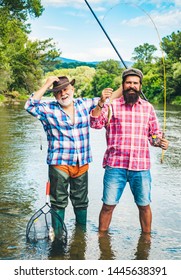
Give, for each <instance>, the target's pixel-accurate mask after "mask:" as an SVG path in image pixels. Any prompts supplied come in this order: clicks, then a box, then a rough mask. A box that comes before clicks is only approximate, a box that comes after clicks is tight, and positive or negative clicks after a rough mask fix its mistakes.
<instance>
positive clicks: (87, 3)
mask: <svg viewBox="0 0 181 280" xmlns="http://www.w3.org/2000/svg"><path fill="white" fill-rule="evenodd" d="M84 1H85V3H86V4H87V6H88V8H89V10H90V11H91V13H92V14H93V16H94V18H95V19H96V21H97V22H98V24H99V26H100V27H101V29H102V31H103V32H104V34H105V35H106V37H107V39H108V40H109V42H110V43H111V45H112V47H113V49H114V50H115V52H116V54H117V55H118V57H119V59H120V60H121V62H122V64H123V65H124V67H125V68H126V69H127V68H128V67H127V65H126V64H125V62H124V60H123V59H122V57H121V56H120V54H119V52H118V50H117V49H116V47H115V46H114V44H113V42H112V40H111V39H110V37H109V35H108V34H107V32H106V31H105V29H104V27H103V26H102V24H101V22H100V21H99V19H98V18H97V16H96V14H95V13H94V11H93V9H92V8H91V6H90V4H89V3H88V2H87V0H84ZM141 94H142V96H143V98H144V99H145V100H146V101H148V99H147V98H146V96H145V95H144V93H143V92H142V91H141Z"/></svg>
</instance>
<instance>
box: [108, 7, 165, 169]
mask: <svg viewBox="0 0 181 280" xmlns="http://www.w3.org/2000/svg"><path fill="white" fill-rule="evenodd" d="M120 4H127V5H132V6H135V7H136V8H138V9H140V10H141V11H142V12H143V13H145V15H146V16H148V17H149V19H150V20H151V22H152V24H153V26H154V28H155V30H156V33H157V36H158V40H159V45H160V50H161V53H162V64H163V83H164V94H163V97H164V101H163V137H165V131H166V110H167V108H166V106H167V89H166V88H167V86H166V67H165V56H164V51H163V48H162V41H161V37H160V34H159V31H158V28H157V26H156V24H155V22H154V20H153V19H152V17H151V16H150V14H149V13H148V12H146V11H145V10H144V9H143V8H142V7H140V6H138V5H136V4H133V3H128V2H124V3H119V4H117V5H115V6H113V7H112V8H111V9H109V10H108V12H107V13H106V14H108V13H109V12H110V11H111V10H112V9H113V8H115V7H116V6H118V5H120ZM104 18H105V16H104ZM104 18H103V20H104ZM163 160H164V150H163V149H162V155H161V159H160V162H161V163H163Z"/></svg>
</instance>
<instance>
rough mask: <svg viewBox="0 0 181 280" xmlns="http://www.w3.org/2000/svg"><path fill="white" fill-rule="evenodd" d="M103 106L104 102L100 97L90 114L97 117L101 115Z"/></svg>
mask: <svg viewBox="0 0 181 280" xmlns="http://www.w3.org/2000/svg"><path fill="white" fill-rule="evenodd" d="M103 106H104V103H103V102H102V101H101V99H100V100H99V102H98V104H97V106H96V107H95V108H94V109H93V110H92V112H91V115H92V116H93V117H99V116H100V115H101V112H102V109H103Z"/></svg>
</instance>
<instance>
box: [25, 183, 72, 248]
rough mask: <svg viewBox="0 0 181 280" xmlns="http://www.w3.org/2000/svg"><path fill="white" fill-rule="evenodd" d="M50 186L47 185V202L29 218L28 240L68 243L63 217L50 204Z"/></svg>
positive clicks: (33, 241)
mask: <svg viewBox="0 0 181 280" xmlns="http://www.w3.org/2000/svg"><path fill="white" fill-rule="evenodd" d="M49 188H50V186H49V185H48V186H47V190H46V195H47V202H46V204H45V205H44V206H43V207H41V208H40V209H39V210H38V211H37V212H36V213H35V214H34V215H33V216H32V217H31V218H30V220H29V222H28V224H27V227H26V240H27V242H32V243H36V242H38V241H39V240H47V241H51V242H54V241H61V242H62V243H63V244H66V243H67V229H66V225H65V223H64V222H63V220H62V218H61V217H60V216H59V215H58V213H57V212H56V211H55V210H54V209H53V208H52V207H51V206H50V204H49V201H48V200H49Z"/></svg>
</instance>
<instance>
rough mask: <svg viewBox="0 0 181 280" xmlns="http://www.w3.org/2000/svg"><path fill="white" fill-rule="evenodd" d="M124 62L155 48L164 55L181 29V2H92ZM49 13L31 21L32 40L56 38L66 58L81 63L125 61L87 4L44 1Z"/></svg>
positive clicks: (158, 0) (101, 0)
mask: <svg viewBox="0 0 181 280" xmlns="http://www.w3.org/2000/svg"><path fill="white" fill-rule="evenodd" d="M87 2H88V3H89V5H90V6H91V8H92V10H93V11H94V13H95V15H96V17H97V18H98V19H99V21H100V23H101V25H102V26H103V28H104V30H105V32H106V33H107V35H108V36H109V38H110V40H111V41H112V44H113V45H114V47H115V49H116V50H117V52H118V53H119V55H120V56H121V58H122V59H123V60H124V61H132V57H133V53H134V49H135V48H136V47H138V46H140V45H143V44H144V43H148V44H150V45H154V46H155V47H156V48H157V49H158V50H157V52H156V53H155V54H156V55H157V56H161V55H162V50H161V47H160V42H161V39H162V38H163V37H166V36H169V35H171V34H172V32H177V31H178V30H179V31H180V30H181V0H173V1H172V0H168V1H162V0H147V1H145V0H128V1H124V0H122V1H117V0H108V1H105V0H89V1H87ZM41 3H42V5H43V6H44V8H45V10H44V12H43V14H42V16H40V17H39V18H37V19H30V21H29V22H30V24H31V30H32V32H31V34H30V35H29V37H30V39H31V40H35V39H39V40H45V39H48V38H52V39H53V42H55V44H56V47H57V48H58V49H59V50H60V51H61V56H62V57H65V58H69V59H75V60H78V61H85V62H93V61H105V60H108V59H114V60H120V58H119V57H118V55H117V53H116V51H115V50H114V48H113V46H112V45H111V43H110V42H109V40H108V38H107V37H106V35H105V34H104V32H103V30H102V29H101V27H100V26H99V24H98V22H97V21H96V19H95V17H94V16H93V14H92V13H91V11H90V9H89V8H88V6H87V4H86V2H85V1H84V0H75V1H67V0H42V1H41Z"/></svg>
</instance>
